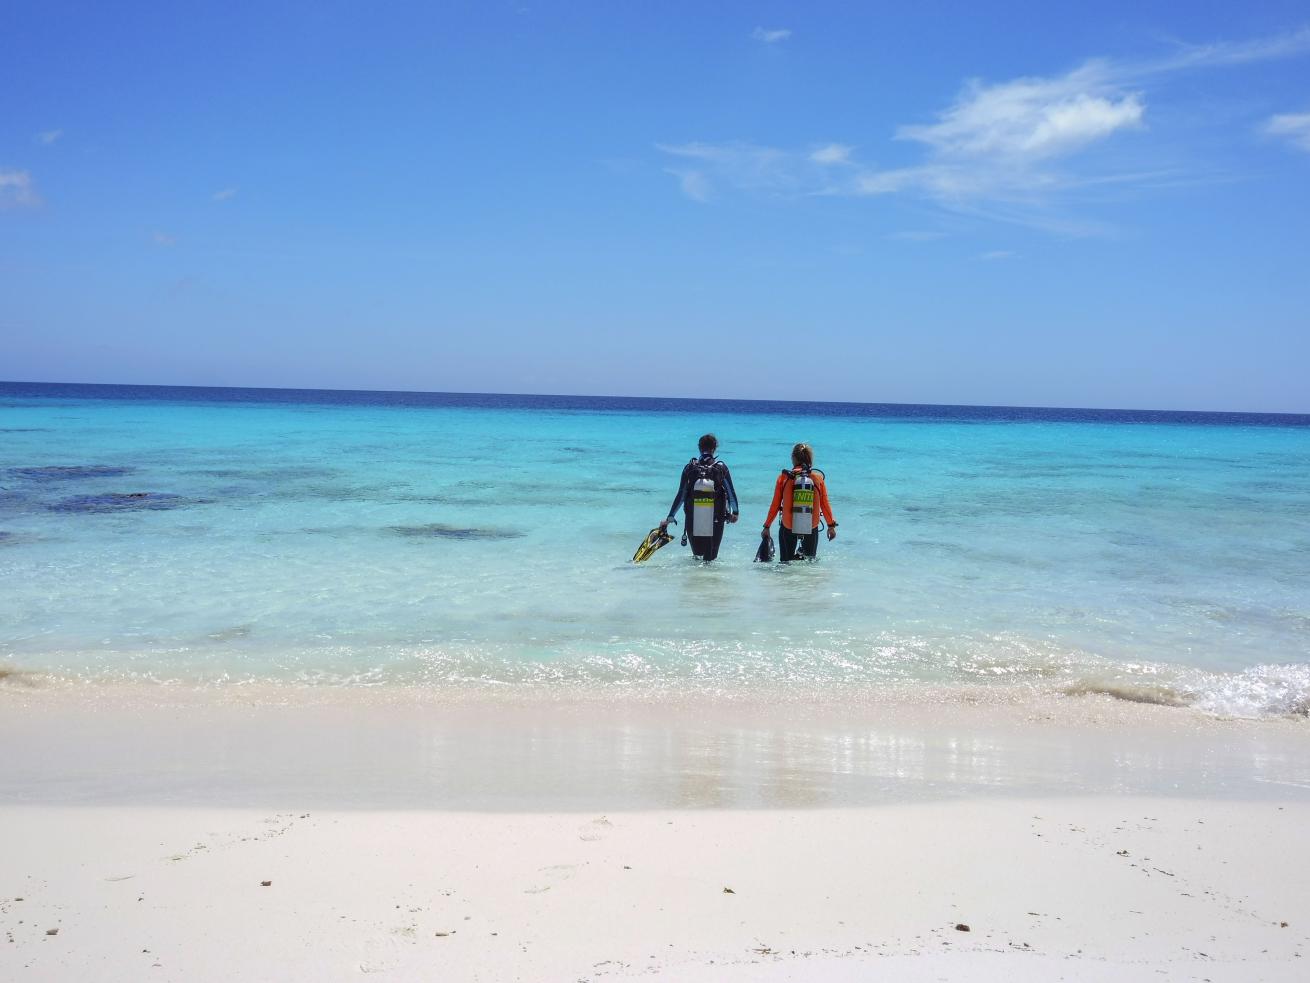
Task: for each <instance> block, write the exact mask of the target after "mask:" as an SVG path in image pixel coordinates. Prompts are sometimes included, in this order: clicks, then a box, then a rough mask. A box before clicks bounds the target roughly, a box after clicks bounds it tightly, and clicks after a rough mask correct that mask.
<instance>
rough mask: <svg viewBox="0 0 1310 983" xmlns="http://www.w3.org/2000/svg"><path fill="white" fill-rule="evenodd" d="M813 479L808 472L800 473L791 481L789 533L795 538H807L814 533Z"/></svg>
mask: <svg viewBox="0 0 1310 983" xmlns="http://www.w3.org/2000/svg"><path fill="white" fill-rule="evenodd" d="M814 492H815V485H814V479H813V478H811V477H810V473H809V472H808V471H802V472H801V473H800V474H798V475H797V476H796V477H795V479H794V480H793V481H792V486H791V531H792V534H793V535H796V536H808V535H809V534H810V533H812V532H814V506H815V504H816V502H815V500H814Z"/></svg>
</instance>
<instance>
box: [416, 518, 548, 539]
mask: <svg viewBox="0 0 1310 983" xmlns="http://www.w3.org/2000/svg"><path fill="white" fill-rule="evenodd" d="M391 531H392V532H394V533H395V534H396V535H398V536H408V537H411V538H413V539H518V538H519V537H521V536H522V535H523V533H521V532H518V531H517V530H514V529H473V528H469V527H466V526H448V525H445V524H443V523H440V522H430V523H428V524H426V525H422V526H392V527H391Z"/></svg>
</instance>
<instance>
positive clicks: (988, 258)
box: [978, 249, 1019, 263]
mask: <svg viewBox="0 0 1310 983" xmlns="http://www.w3.org/2000/svg"><path fill="white" fill-rule="evenodd" d="M1017 255H1019V254H1018V253H1016V252H1015V251H1014V250H1012V249H993V250H990V251H989V252H985V253H979V255H978V258H979V259H980V260H982V261H983V262H985V263H994V262H996V261H997V260H999V259H1013V258H1014V257H1015V256H1017Z"/></svg>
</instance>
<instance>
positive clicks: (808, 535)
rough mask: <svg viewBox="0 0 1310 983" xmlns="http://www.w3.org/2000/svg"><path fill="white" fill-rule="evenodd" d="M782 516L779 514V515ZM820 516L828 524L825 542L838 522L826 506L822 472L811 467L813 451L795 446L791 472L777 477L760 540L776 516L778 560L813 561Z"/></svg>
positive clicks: (817, 549) (765, 534)
mask: <svg viewBox="0 0 1310 983" xmlns="http://www.w3.org/2000/svg"><path fill="white" fill-rule="evenodd" d="M779 513H781V515H779ZM820 513H822V515H823V518H824V519H826V520H827V522H828V539H829V540H830V541H831V540H833V539H836V538H837V520H836V519H834V518H833V517H832V508H831V506H829V505H828V484H827V482H826V481H825V480H824V474H823V472H822V471H818V470H816V469H815V467H814V448H812V447H811V446H810V445H809V444H797V445H796V446H795V447H793V448H792V449H791V470H790V471H784V472H782V474H780V475H778V480H777V482H776V483H775V484H774V486H773V503H772V504H771V505H770V506H769V515H768V517H767V518H766V519H765V520H764V531H763V532H761V533H760V537H761V538H762V539H769V538H770V537H771V536H772V533H771V532H770V531H769V527H770V526H772V525H773V517H774V516H779V518H780V520H781V522H780V524H779V528H778V560H779V561H780V562H782V563H787V562H788V561H790V560H799V559H802V558H803V559H807V560H814V559H817V558H818V555H819V526H818V522H817V520H818V518H819V515H820Z"/></svg>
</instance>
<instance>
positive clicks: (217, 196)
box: [214, 188, 237, 201]
mask: <svg viewBox="0 0 1310 983" xmlns="http://www.w3.org/2000/svg"><path fill="white" fill-rule="evenodd" d="M236 196H237V189H236V188H224V189H223V190H221V191H215V192H214V200H215V201H231V200H232V199H233V198H235V197H236Z"/></svg>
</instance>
